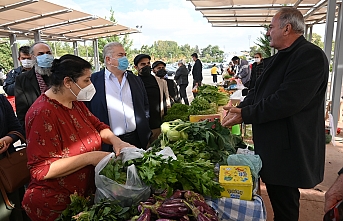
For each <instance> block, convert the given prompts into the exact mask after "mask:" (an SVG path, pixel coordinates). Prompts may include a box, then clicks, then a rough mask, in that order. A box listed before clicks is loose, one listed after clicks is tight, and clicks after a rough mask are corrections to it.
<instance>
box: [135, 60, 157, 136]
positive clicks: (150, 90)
mask: <svg viewBox="0 0 343 221" xmlns="http://www.w3.org/2000/svg"><path fill="white" fill-rule="evenodd" d="M150 60H151V57H150V56H149V55H147V54H139V55H137V56H136V57H135V58H134V60H133V63H134V68H135V69H136V70H137V71H138V76H139V77H140V78H141V79H142V81H143V83H144V86H145V90H146V93H147V96H148V101H149V113H150V118H149V126H150V128H151V131H152V136H151V138H150V142H153V141H154V140H156V139H157V137H158V136H159V135H160V133H161V124H162V116H163V115H162V113H163V112H162V111H161V110H163V109H162V108H163V95H161V92H160V87H159V85H158V83H157V79H156V78H155V76H153V75H152V74H151V66H150Z"/></svg>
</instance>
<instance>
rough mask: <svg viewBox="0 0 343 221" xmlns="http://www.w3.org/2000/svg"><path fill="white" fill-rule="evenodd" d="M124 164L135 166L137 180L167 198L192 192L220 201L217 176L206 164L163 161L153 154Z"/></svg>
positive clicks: (206, 162) (170, 159)
mask: <svg viewBox="0 0 343 221" xmlns="http://www.w3.org/2000/svg"><path fill="white" fill-rule="evenodd" d="M125 164H127V166H129V165H131V164H135V166H136V169H137V172H138V174H139V177H140V178H141V179H142V181H143V182H144V183H145V184H147V185H151V187H152V189H155V190H164V189H167V190H168V193H169V194H171V193H172V192H173V191H174V190H176V189H182V190H193V191H195V192H198V193H200V194H202V195H204V196H210V197H212V198H217V197H220V193H221V190H222V188H221V186H220V184H219V183H218V182H217V181H215V178H216V177H217V175H216V174H215V172H214V165H213V163H211V162H210V161H209V160H204V159H201V158H199V159H197V160H195V161H189V160H187V159H184V158H181V157H180V158H178V159H177V160H173V159H172V158H171V157H169V158H167V159H165V158H163V156H162V155H157V154H156V152H155V151H154V150H152V151H148V152H146V153H145V154H144V156H143V158H137V159H134V160H129V161H127V162H126V163H125Z"/></svg>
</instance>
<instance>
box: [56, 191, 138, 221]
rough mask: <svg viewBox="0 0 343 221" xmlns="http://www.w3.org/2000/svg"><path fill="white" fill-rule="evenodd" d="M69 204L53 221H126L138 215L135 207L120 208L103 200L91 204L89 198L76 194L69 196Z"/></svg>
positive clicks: (91, 201) (114, 202)
mask: <svg viewBox="0 0 343 221" xmlns="http://www.w3.org/2000/svg"><path fill="white" fill-rule="evenodd" d="M70 201H71V203H70V204H69V205H68V206H67V208H66V209H65V210H64V211H63V212H62V213H61V215H60V216H59V217H58V218H57V219H56V220H55V221H70V220H77V221H100V220H103V221H105V220H108V221H126V220H129V219H130V218H131V217H132V216H135V215H136V214H137V213H138V210H137V207H136V206H134V205H133V206H132V207H130V208H129V207H124V208H123V207H121V206H120V204H119V203H118V202H116V201H110V200H108V199H103V200H101V201H100V202H99V203H97V204H94V205H93V204H92V203H93V200H92V199H90V197H87V198H85V197H83V196H81V195H78V194H77V193H76V192H75V193H74V194H71V195H70Z"/></svg>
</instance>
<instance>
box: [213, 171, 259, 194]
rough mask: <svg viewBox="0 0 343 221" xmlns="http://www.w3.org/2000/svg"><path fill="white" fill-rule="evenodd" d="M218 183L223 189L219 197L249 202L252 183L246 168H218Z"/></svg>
mask: <svg viewBox="0 0 343 221" xmlns="http://www.w3.org/2000/svg"><path fill="white" fill-rule="evenodd" d="M219 183H220V184H221V185H222V187H223V188H224V191H223V192H222V193H221V196H224V197H229V198H235V199H241V200H251V199H252V190H253V182H252V176H251V172H250V168H249V167H248V166H220V170H219Z"/></svg>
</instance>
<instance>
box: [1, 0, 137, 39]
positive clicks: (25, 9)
mask: <svg viewBox="0 0 343 221" xmlns="http://www.w3.org/2000/svg"><path fill="white" fill-rule="evenodd" d="M37 31H39V32H40V34H41V38H42V39H44V40H63V41H84V40H94V39H97V38H102V37H107V36H113V35H123V34H131V33H136V32H139V31H138V30H137V29H132V28H128V27H126V26H123V25H119V24H116V23H114V22H111V21H108V20H106V19H103V18H99V17H97V16H94V15H90V14H87V13H83V12H80V11H77V10H73V9H70V8H65V7H63V6H60V5H56V4H53V3H50V2H47V1H44V0H21V1H20V0H2V1H1V2H0V37H8V36H9V35H10V34H16V35H17V38H23V37H24V38H26V39H27V38H33V37H34V33H35V32H37Z"/></svg>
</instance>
